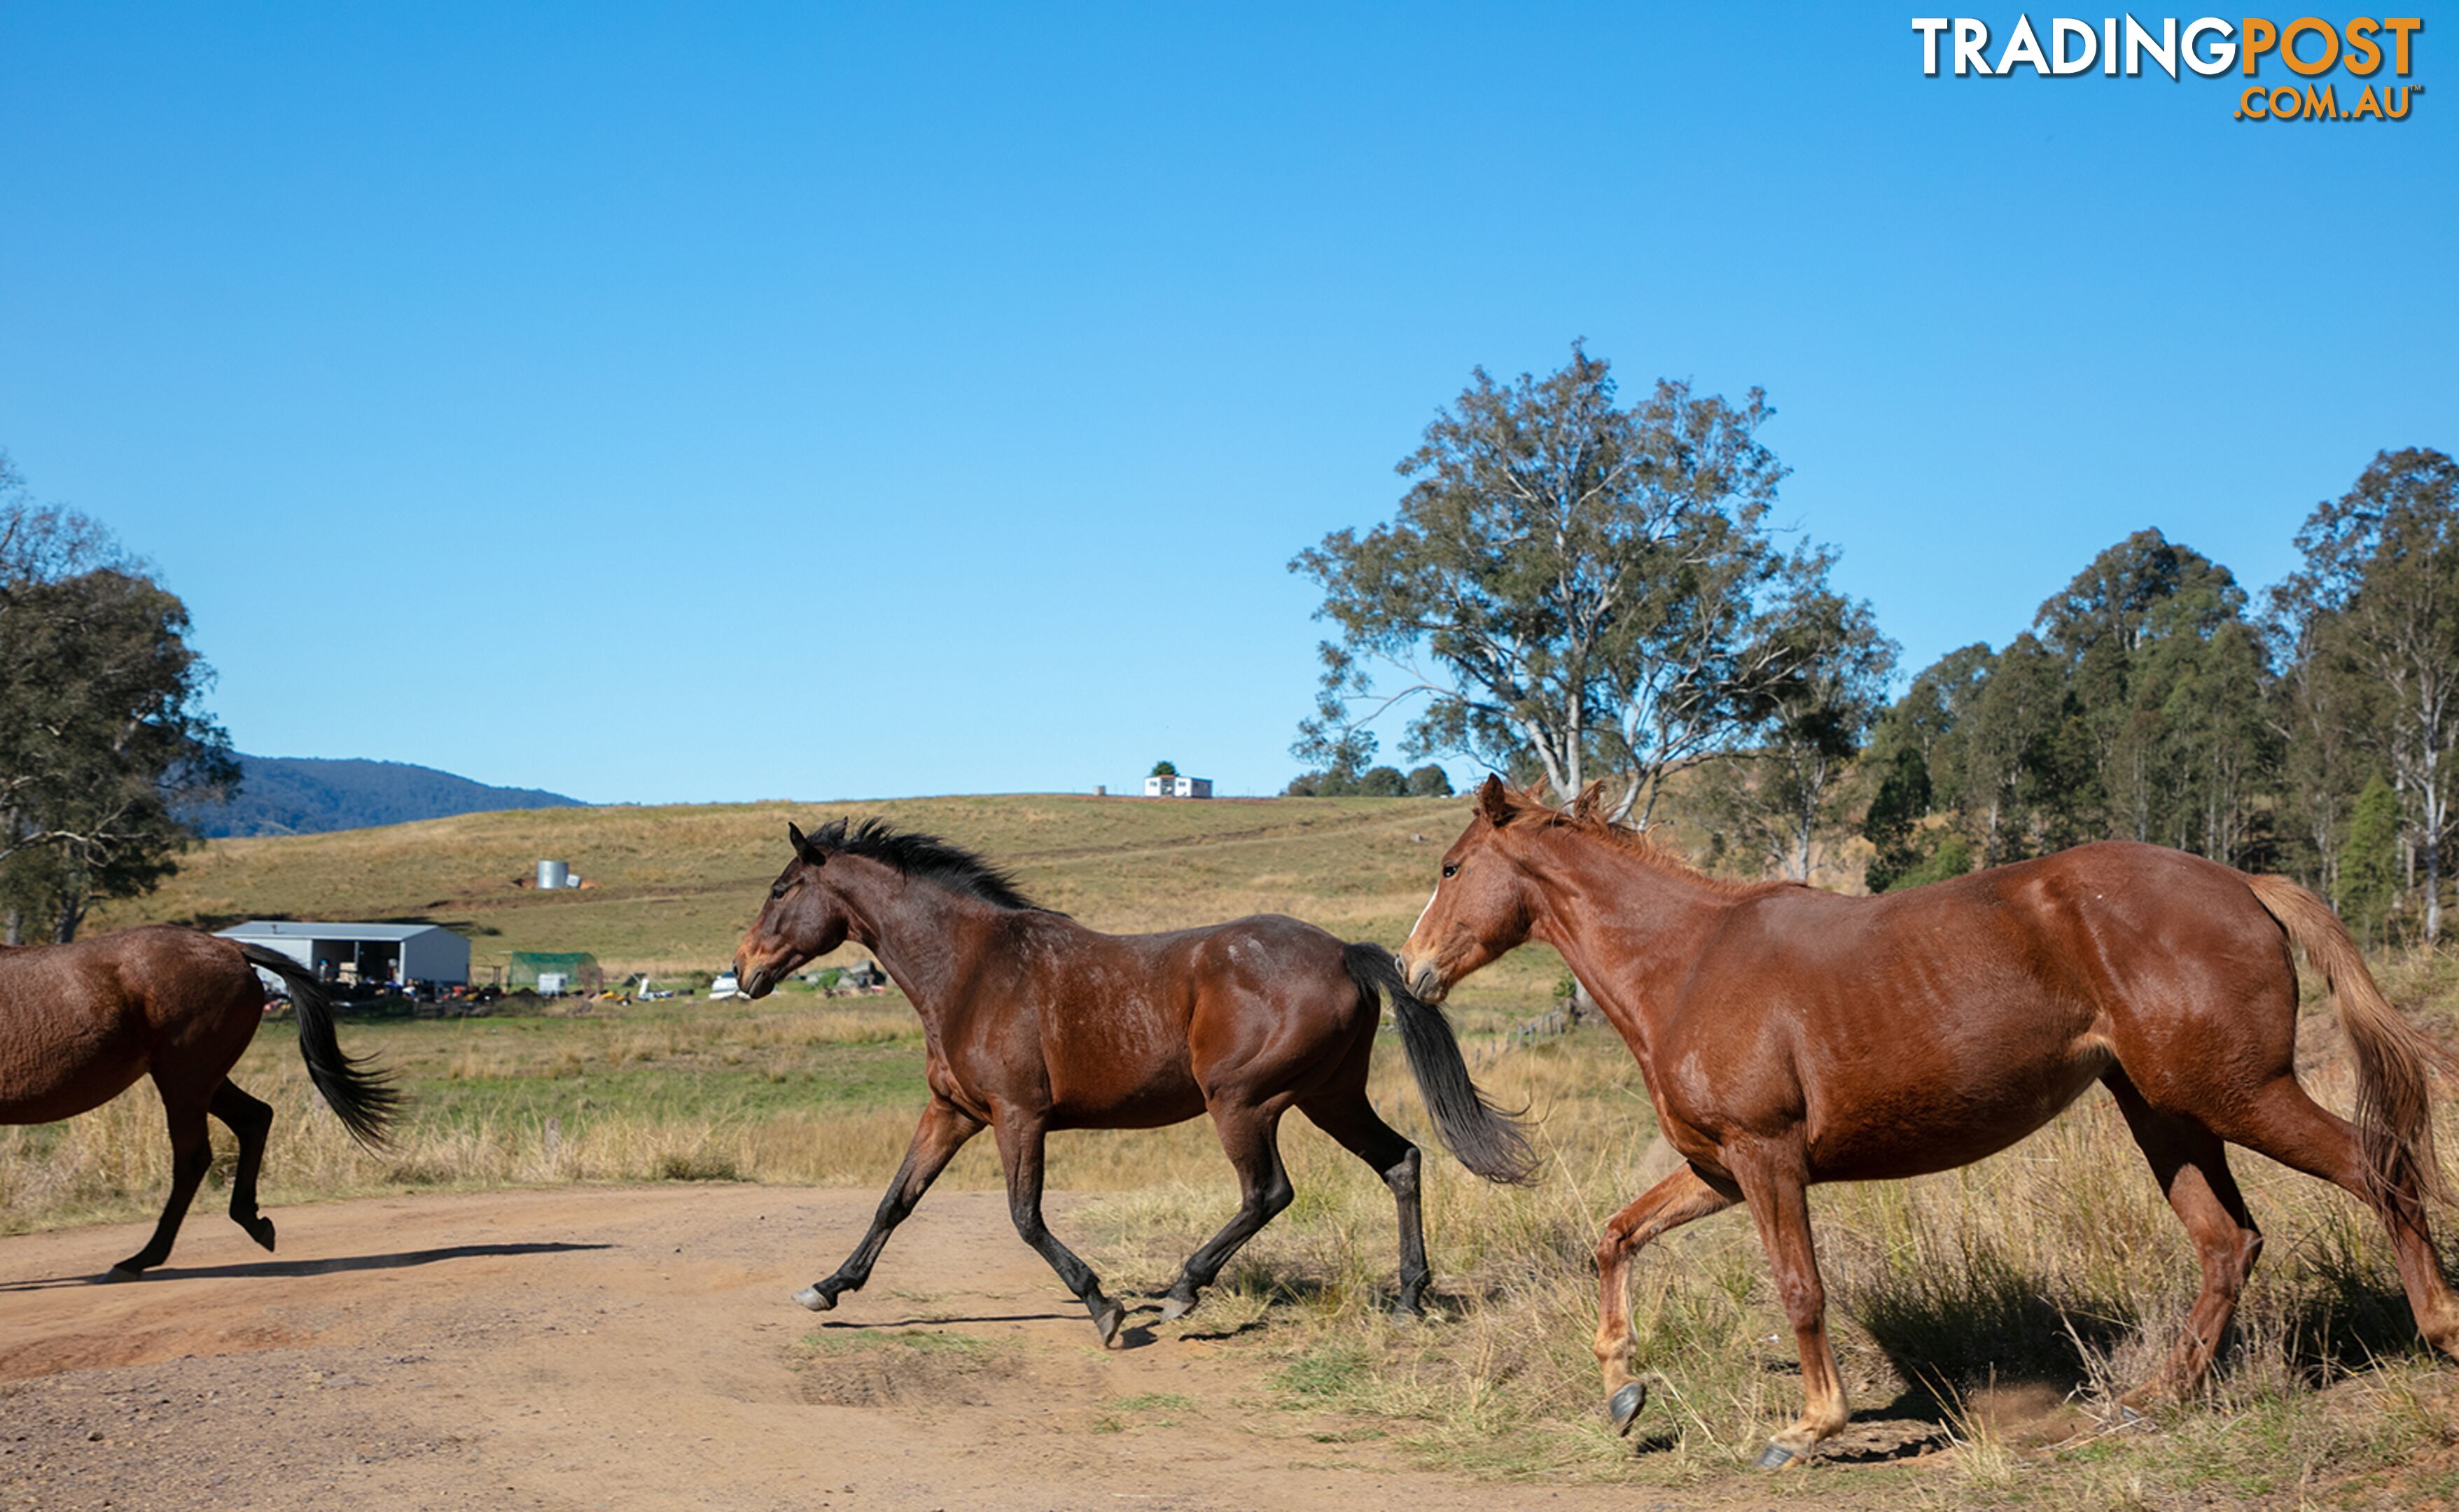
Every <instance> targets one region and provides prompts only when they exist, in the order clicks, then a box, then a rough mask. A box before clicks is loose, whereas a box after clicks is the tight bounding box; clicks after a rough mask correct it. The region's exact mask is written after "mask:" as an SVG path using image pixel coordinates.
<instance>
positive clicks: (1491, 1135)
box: [1340, 944, 1537, 1186]
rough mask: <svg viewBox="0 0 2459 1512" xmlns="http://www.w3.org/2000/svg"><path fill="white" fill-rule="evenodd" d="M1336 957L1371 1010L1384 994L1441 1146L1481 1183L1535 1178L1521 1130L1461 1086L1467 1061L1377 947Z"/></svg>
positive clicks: (1353, 948)
mask: <svg viewBox="0 0 2459 1512" xmlns="http://www.w3.org/2000/svg"><path fill="white" fill-rule="evenodd" d="M1340 958H1341V962H1342V964H1344V965H1346V966H1347V967H1348V968H1349V975H1350V977H1351V978H1352V979H1354V980H1355V981H1356V983H1357V990H1358V991H1359V992H1360V993H1363V994H1364V995H1365V997H1366V1000H1367V1001H1368V1002H1370V1003H1375V1004H1377V1011H1378V1012H1380V1004H1381V1001H1382V997H1381V995H1382V994H1384V993H1389V994H1391V996H1392V1011H1393V1016H1394V1017H1395V1018H1397V1019H1398V1020H1399V1022H1400V1044H1401V1047H1402V1048H1403V1049H1405V1050H1407V1051H1408V1052H1409V1069H1410V1070H1411V1071H1412V1072H1415V1073H1416V1074H1417V1078H1418V1090H1419V1092H1420V1093H1421V1094H1423V1095H1424V1097H1425V1100H1426V1111H1427V1112H1429V1113H1432V1114H1433V1115H1434V1118H1435V1132H1436V1133H1438V1134H1440V1135H1441V1136H1442V1141H1443V1147H1444V1148H1446V1149H1448V1150H1450V1151H1451V1152H1452V1154H1453V1155H1454V1156H1456V1157H1458V1158H1459V1160H1460V1163H1461V1165H1463V1166H1467V1167H1468V1168H1469V1169H1470V1170H1473V1171H1475V1172H1477V1173H1478V1174H1479V1175H1480V1176H1482V1177H1484V1178H1485V1179H1486V1180H1487V1181H1490V1182H1503V1183H1507V1184H1509V1185H1512V1186H1524V1185H1526V1184H1527V1183H1529V1182H1531V1181H1533V1180H1535V1179H1536V1176H1537V1152H1536V1151H1535V1150H1534V1149H1532V1148H1530V1147H1529V1145H1528V1131H1527V1130H1526V1129H1525V1128H1524V1127H1522V1125H1521V1124H1520V1121H1519V1120H1518V1119H1517V1118H1515V1117H1513V1116H1512V1115H1510V1114H1508V1113H1505V1112H1503V1110H1502V1109H1501V1108H1498V1107H1496V1106H1495V1105H1494V1104H1493V1103H1489V1102H1487V1101H1486V1100H1485V1094H1484V1093H1482V1092H1481V1091H1479V1090H1478V1089H1477V1083H1476V1082H1472V1081H1470V1080H1469V1074H1468V1062H1467V1061H1463V1060H1461V1051H1460V1041H1459V1040H1455V1039H1453V1038H1452V1026H1451V1024H1450V1023H1449V1022H1448V1021H1447V1020H1446V1019H1444V1018H1443V1015H1442V1010H1440V1009H1439V1008H1436V1007H1434V1006H1433V1005H1432V1004H1430V1003H1423V1002H1420V1001H1419V1000H1418V998H1417V996H1416V995H1415V994H1413V993H1411V992H1410V991H1409V986H1408V983H1407V982H1405V981H1403V980H1402V979H1401V977H1400V963H1399V962H1398V961H1397V960H1395V959H1393V958H1392V953H1391V952H1390V951H1387V950H1385V949H1384V948H1383V947H1382V946H1380V945H1364V944H1359V945H1346V946H1343V947H1342V948H1341V953H1340Z"/></svg>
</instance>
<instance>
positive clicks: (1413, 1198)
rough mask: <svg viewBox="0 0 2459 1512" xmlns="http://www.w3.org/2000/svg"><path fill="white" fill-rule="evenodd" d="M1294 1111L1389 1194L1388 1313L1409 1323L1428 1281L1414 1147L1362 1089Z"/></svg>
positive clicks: (1423, 1223) (1424, 1231) (1424, 1232)
mask: <svg viewBox="0 0 2459 1512" xmlns="http://www.w3.org/2000/svg"><path fill="white" fill-rule="evenodd" d="M1298 1111H1300V1112H1302V1113H1304V1114H1305V1115H1306V1116H1307V1118H1308V1119H1309V1120H1310V1121H1312V1122H1313V1123H1314V1126H1315V1127H1317V1128H1319V1129H1321V1130H1323V1131H1324V1132H1325V1133H1326V1134H1329V1135H1331V1136H1332V1137H1333V1138H1334V1139H1336V1140H1338V1141H1339V1142H1340V1144H1341V1147H1342V1148H1343V1149H1346V1150H1348V1151H1349V1153H1351V1154H1352V1155H1355V1156H1356V1157H1357V1158H1358V1159H1359V1160H1362V1161H1364V1162H1365V1163H1366V1164H1367V1166H1369V1167H1370V1168H1372V1169H1373V1170H1374V1172H1375V1174H1376V1175H1377V1176H1380V1177H1382V1178H1383V1185H1384V1186H1386V1187H1391V1188H1392V1200H1393V1202H1394V1203H1395V1204H1396V1205H1397V1206H1398V1208H1399V1211H1400V1294H1399V1297H1398V1299H1397V1300H1396V1301H1395V1302H1394V1303H1393V1305H1392V1311H1393V1312H1395V1313H1404V1314H1406V1315H1408V1316H1411V1317H1415V1316H1416V1315H1418V1313H1419V1312H1420V1311H1421V1309H1420V1307H1419V1298H1420V1297H1422V1296H1423V1295H1424V1294H1425V1291H1426V1283H1427V1281H1428V1280H1429V1279H1431V1272H1430V1271H1428V1270H1427V1267H1426V1223H1425V1213H1424V1209H1423V1207H1422V1205H1421V1204H1420V1203H1419V1197H1418V1170H1419V1157H1418V1146H1416V1145H1412V1144H1410V1143H1409V1142H1408V1141H1407V1140H1406V1139H1403V1138H1402V1137H1401V1135H1400V1132H1399V1131H1398V1129H1395V1128H1394V1127H1393V1126H1392V1125H1391V1124H1386V1123H1384V1122H1383V1119H1382V1116H1381V1115H1380V1114H1377V1112H1376V1111H1375V1104H1374V1103H1370V1102H1368V1101H1367V1100H1366V1093H1365V1091H1364V1089H1363V1088H1360V1089H1358V1090H1356V1091H1353V1092H1343V1093H1337V1094H1334V1095H1330V1096H1326V1097H1321V1098H1317V1099H1315V1100H1314V1101H1313V1102H1311V1103H1299V1104H1298Z"/></svg>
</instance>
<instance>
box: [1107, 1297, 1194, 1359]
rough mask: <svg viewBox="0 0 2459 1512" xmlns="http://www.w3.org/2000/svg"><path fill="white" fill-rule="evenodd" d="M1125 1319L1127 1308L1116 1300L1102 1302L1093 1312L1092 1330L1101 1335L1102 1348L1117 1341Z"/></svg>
mask: <svg viewBox="0 0 2459 1512" xmlns="http://www.w3.org/2000/svg"><path fill="white" fill-rule="evenodd" d="M1189 1305H1190V1306H1192V1304H1189ZM1126 1321H1127V1310H1126V1309H1125V1308H1123V1307H1121V1306H1119V1304H1117V1303H1116V1302H1108V1303H1104V1304H1103V1306H1102V1308H1101V1310H1100V1311H1099V1312H1096V1313H1094V1314H1093V1332H1094V1333H1096V1334H1101V1335H1102V1347H1103V1349H1108V1348H1109V1347H1110V1346H1111V1345H1112V1344H1114V1343H1116V1342H1118V1337H1119V1329H1120V1327H1121V1326H1122V1325H1123V1324H1124V1323H1125V1322H1126Z"/></svg>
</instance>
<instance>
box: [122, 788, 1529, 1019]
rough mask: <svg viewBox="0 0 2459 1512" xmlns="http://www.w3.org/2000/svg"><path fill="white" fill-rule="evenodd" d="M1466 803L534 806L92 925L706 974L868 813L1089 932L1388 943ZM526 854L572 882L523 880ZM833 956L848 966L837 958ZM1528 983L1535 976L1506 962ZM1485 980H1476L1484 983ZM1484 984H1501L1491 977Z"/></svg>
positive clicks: (225, 842) (177, 884)
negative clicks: (780, 882) (1225, 927)
mask: <svg viewBox="0 0 2459 1512" xmlns="http://www.w3.org/2000/svg"><path fill="white" fill-rule="evenodd" d="M1468 812H1469V806H1468V800H1467V799H1465V798H1425V799H1404V798H1352V799H1342V798H1298V799H1252V800H1248V799H1232V800H1216V801H1213V802H1155V801H1152V800H1148V799H1140V798H1093V797H1083V796H1077V795H1072V794H1039V793H1033V794H1016V795H1006V796H998V797H982V798H915V799H900V800H895V801H891V802H881V803H852V804H849V803H829V804H794V803H760V804H722V805H689V806H676V807H668V808H597V809H524V810H512V811H506V812H498V813H476V814H461V815H457V816H454V817H452V818H447V819H432V820H427V821H423V822H420V823H416V824H402V825H391V826H387V827H385V828H383V829H374V830H343V831H339V832H335V833H330V834H318V835H285V836H263V837H246V838H230V839H221V840H213V841H209V842H207V843H206V844H205V845H203V846H202V847H200V849H199V850H197V851H193V852H191V853H190V854H189V855H188V856H187V857H186V858H185V859H184V861H183V863H182V865H181V867H180V870H179V875H177V876H176V877H174V878H173V879H172V880H171V881H170V882H169V883H168V884H166V885H165V886H164V887H163V888H162V890H161V891H160V892H158V893H155V894H154V895H153V896H151V897H147V898H141V899H137V900H135V901H133V902H129V903H122V904H118V905H116V906H114V907H112V908H110V909H109V910H107V911H103V912H101V913H99V914H97V916H96V918H95V922H94V924H93V926H92V927H93V929H94V930H95V931H97V932H99V931H101V930H107V929H124V928H126V927H128V926H129V925H132V924H139V923H151V922H157V921H170V922H177V923H184V924H194V925H198V926H200V927H204V928H220V927H221V926H223V925H225V924H228V923H231V922H233V921H235V920H239V919H243V918H259V917H275V918H325V919H348V920H392V921H419V922H433V923H439V924H443V925H446V926H448V927H450V928H452V929H454V930H458V931H460V932H461V933H462V934H464V935H468V936H469V937H470V940H471V944H472V961H473V965H474V966H478V967H481V968H483V967H486V966H497V965H502V964H503V963H504V962H505V961H506V960H507V958H508V957H509V956H511V954H512V953H513V952H514V951H516V950H557V951H563V950H571V951H589V952H592V953H594V954H595V955H596V956H598V958H599V962H600V964H602V965H603V966H604V967H605V968H606V969H607V971H608V972H610V973H616V972H625V971H642V970H646V971H650V972H673V971H707V970H711V969H714V968H716V967H718V966H720V965H722V964H723V963H724V962H725V960H726V959H727V958H728V957H729V956H731V955H732V954H733V950H734V945H735V941H736V939H737V938H738V937H739V936H740V935H741V934H742V932H743V930H744V929H745V928H746V926H747V925H748V924H749V923H750V922H751V919H752V917H753V915H754V914H757V913H758V911H759V907H760V904H761V901H762V899H763V896H764V894H765V893H766V892H767V885H768V882H769V880H770V879H771V878H773V877H774V876H775V875H776V873H777V872H778V871H779V869H780V868H782V867H783V866H784V865H785V864H786V860H787V846H786V824H787V821H788V820H789V819H791V820H794V821H795V822H798V823H800V824H801V825H802V826H803V827H804V828H805V829H807V830H808V829H810V828H812V827H814V826H816V825H818V824H821V823H825V822H826V821H828V820H830V819H832V818H836V817H838V816H841V815H845V816H856V817H859V816H863V815H869V814H878V815H881V816H883V817H885V818H887V819H888V820H890V821H891V822H892V823H894V824H898V825H902V826H907V827H911V828H914V829H919V830H929V831H931V832H933V833H935V834H939V835H943V836H945V837H947V838H948V839H950V840H953V841H955V842H956V843H957V844H959V845H964V846H968V847H971V848H974V849H976V850H978V851H982V852H983V853H985V854H987V855H989V856H991V857H993V858H994V859H996V860H998V861H999V862H1001V863H1002V864H1005V865H1007V866H1009V867H1011V868H1013V869H1014V870H1015V871H1016V872H1017V873H1018V875H1019V877H1021V878H1022V880H1023V882H1024V886H1025V888H1026V891H1027V892H1028V893H1030V894H1031V895H1032V896H1033V897H1034V898H1035V899H1036V900H1037V901H1040V902H1041V903H1043V904H1044V905H1046V906H1048V907H1051V908H1056V909H1061V910H1063V911H1065V912H1067V913H1069V914H1074V915H1076V916H1077V917H1078V918H1080V919H1082V920H1083V921H1084V922H1085V923H1087V924H1090V925H1092V926H1093V927H1095V928H1097V929H1105V930H1116V931H1136V930H1158V929H1174V928H1179V927H1181V926H1185V925H1189V924H1201V923H1208V922H1213V921H1216V920H1220V919H1226V918H1234V917H1236V916H1238V915H1240V914H1257V913H1280V914H1294V915H1296V916H1298V917H1300V918H1304V919H1308V920H1311V921H1313V922H1314V923H1316V924H1319V925H1322V926H1323V927H1324V928H1326V929H1329V930H1332V931H1334V932H1335V933H1336V934H1340V935H1346V936H1348V937H1351V938H1358V939H1368V938H1371V939H1377V940H1380V941H1382V942H1384V943H1385V944H1391V945H1397V944H1398V943H1399V941H1400V939H1401V938H1402V937H1403V936H1404V935H1406V934H1407V933H1408V929H1409V926H1410V924H1411V922H1412V921H1413V920H1414V919H1415V918H1416V917H1417V914H1418V912H1419V909H1420V908H1422V907H1423V906H1424V904H1425V900H1426V894H1427V893H1428V892H1429V891H1430V890H1431V889H1432V888H1433V886H1434V880H1435V869H1436V861H1437V858H1438V857H1439V856H1440V855H1441V853H1442V851H1443V849H1444V848H1445V847H1446V846H1448V845H1449V844H1450V843H1451V841H1452V839H1453V837H1454V836H1455V835H1457V834H1458V833H1459V832H1460V830H1461V826H1463V825H1464V824H1466V823H1467V820H1468ZM541 857H552V858H555V859H557V860H561V861H565V862H568V863H570V864H571V867H572V869H573V871H574V872H576V873H578V875H579V876H581V877H583V878H584V879H586V880H587V882H588V883H589V886H587V887H585V888H580V889H576V890H567V891H563V892H551V893H539V892H537V891H536V890H535V889H533V888H529V887H525V886H523V885H521V884H522V883H523V882H524V881H525V880H527V879H528V878H529V877H530V876H531V875H532V874H533V873H534V872H535V870H536V863H537V862H538V860H539V859H540V858H541ZM849 958H850V957H849ZM1513 959H1514V960H1515V961H1517V960H1521V959H1526V960H1528V961H1529V962H1531V964H1530V965H1529V966H1527V967H1525V968H1522V969H1521V970H1520V971H1517V972H1515V973H1514V974H1513V975H1514V976H1515V977H1527V978H1528V979H1527V980H1526V981H1515V982H1514V984H1513V985H1514V986H1515V987H1519V988H1525V987H1526V986H1528V985H1529V984H1530V983H1531V982H1533V981H1534V980H1535V978H1536V977H1541V976H1545V974H1547V973H1548V972H1549V971H1550V969H1551V963H1550V962H1549V961H1548V960H1546V959H1545V957H1544V956H1543V954H1542V953H1537V954H1525V953H1524V956H1515V957H1513ZM1488 975H1489V976H1491V975H1492V974H1488ZM1498 985H1500V983H1498Z"/></svg>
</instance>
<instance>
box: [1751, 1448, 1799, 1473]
mask: <svg viewBox="0 0 2459 1512" xmlns="http://www.w3.org/2000/svg"><path fill="white" fill-rule="evenodd" d="M1791 1463H1793V1451H1792V1450H1790V1449H1787V1448H1786V1447H1785V1446H1784V1445H1782V1444H1780V1443H1772V1444H1770V1445H1768V1446H1767V1447H1766V1448H1764V1449H1762V1450H1760V1451H1759V1457H1758V1458H1757V1459H1756V1460H1753V1461H1751V1468H1752V1469H1754V1470H1781V1469H1783V1468H1784V1467H1785V1466H1786V1465H1789V1464H1791Z"/></svg>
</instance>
